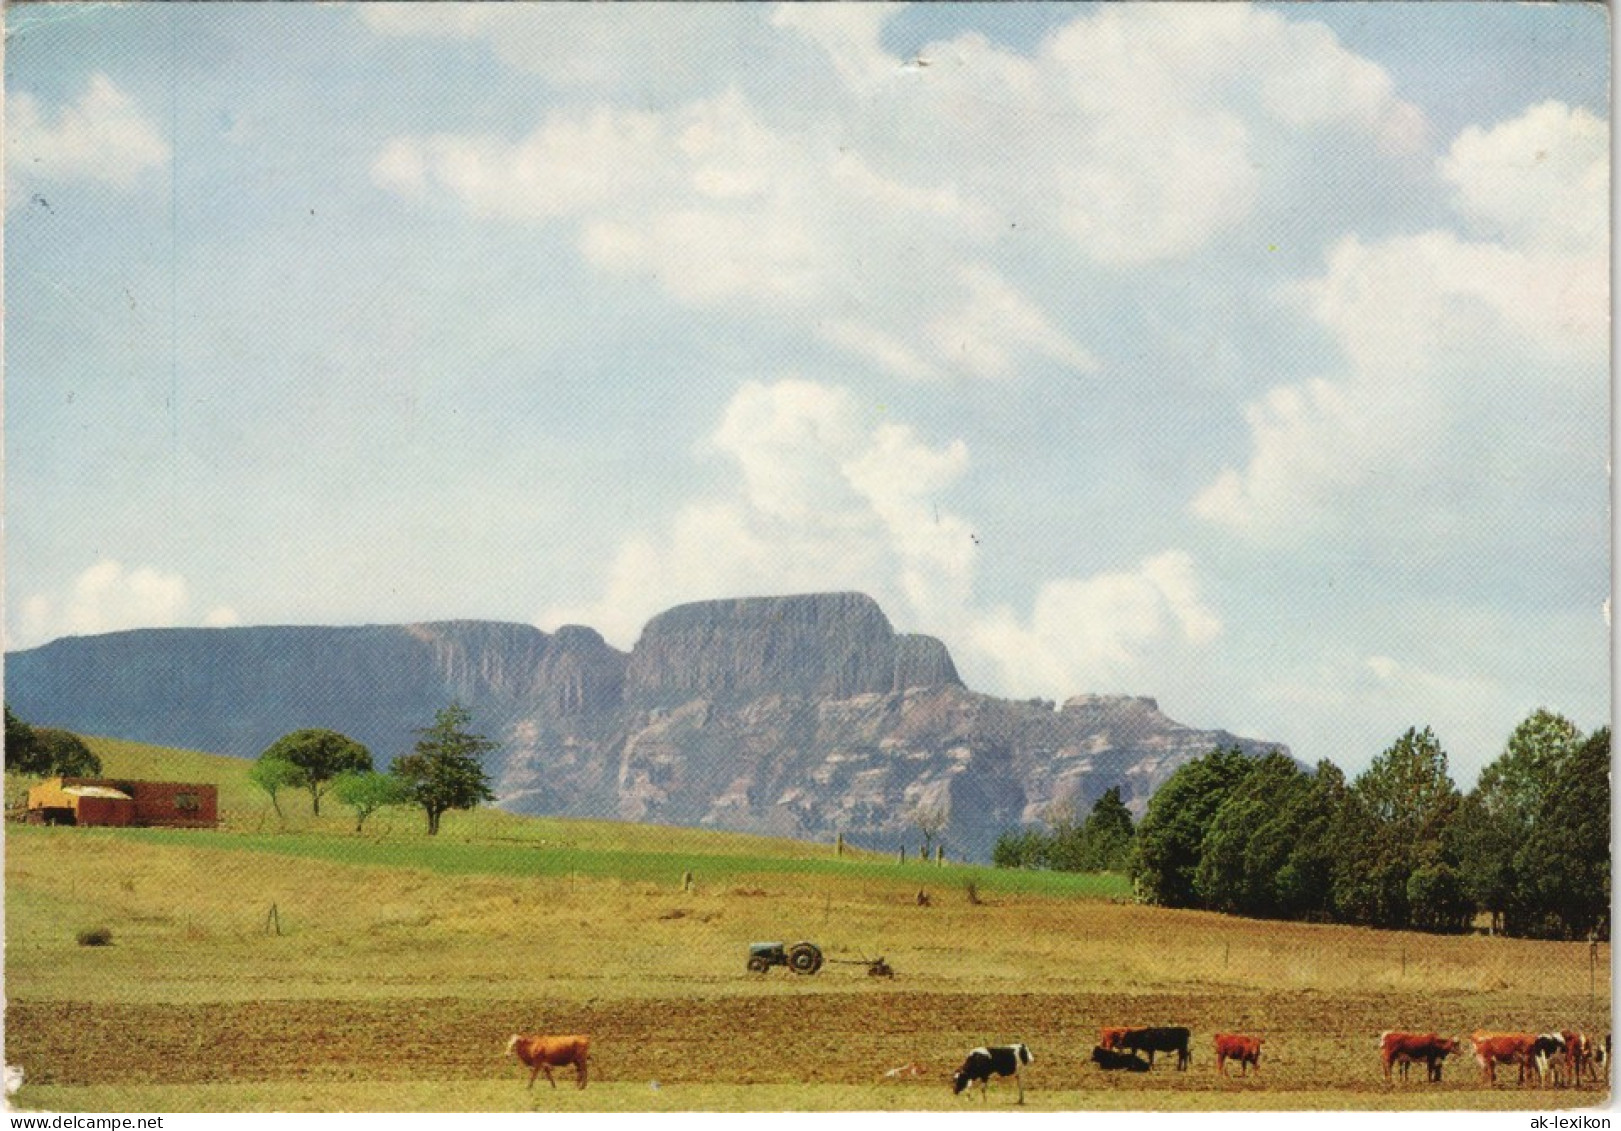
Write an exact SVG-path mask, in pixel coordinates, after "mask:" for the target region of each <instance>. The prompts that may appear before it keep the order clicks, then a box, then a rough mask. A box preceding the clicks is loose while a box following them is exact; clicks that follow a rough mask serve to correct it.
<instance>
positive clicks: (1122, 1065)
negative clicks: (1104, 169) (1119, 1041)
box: [1092, 1045, 1148, 1072]
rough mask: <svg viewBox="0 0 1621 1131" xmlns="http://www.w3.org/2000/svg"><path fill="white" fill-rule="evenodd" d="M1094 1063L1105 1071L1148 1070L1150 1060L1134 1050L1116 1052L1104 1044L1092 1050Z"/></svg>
mask: <svg viewBox="0 0 1621 1131" xmlns="http://www.w3.org/2000/svg"><path fill="white" fill-rule="evenodd" d="M1092 1063H1094V1064H1096V1065H1097V1066H1098V1067H1099V1068H1101V1069H1103V1070H1104V1071H1105V1072H1122V1071H1123V1072H1147V1071H1148V1061H1146V1060H1144V1059H1143V1058H1142V1057H1140V1056H1138V1055H1137V1054H1136V1053H1132V1052H1115V1051H1114V1050H1113V1049H1106V1048H1104V1047H1103V1046H1102V1045H1099V1046H1098V1047H1097V1048H1095V1049H1093V1050H1092Z"/></svg>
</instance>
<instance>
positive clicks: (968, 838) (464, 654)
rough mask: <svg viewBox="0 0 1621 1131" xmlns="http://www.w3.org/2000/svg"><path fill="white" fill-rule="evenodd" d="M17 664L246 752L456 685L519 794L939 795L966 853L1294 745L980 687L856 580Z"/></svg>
mask: <svg viewBox="0 0 1621 1131" xmlns="http://www.w3.org/2000/svg"><path fill="white" fill-rule="evenodd" d="M6 676H7V699H8V701H9V702H10V704H11V705H12V707H13V708H14V709H15V710H16V711H17V712H18V713H19V714H20V715H21V716H22V717H23V718H25V719H27V720H29V721H30V722H36V723H39V724H42V725H54V726H61V727H66V728H68V729H72V730H77V731H81V732H83V733H90V734H105V735H113V736H118V737H125V738H132V739H137V740H141V741H147V742H156V743H162V744H166V745H175V746H185V747H192V748H196V749H205V750H214V751H219V752H224V753H232V754H238V755H243V756H252V755H255V754H257V753H258V752H259V751H260V750H262V749H264V748H265V747H266V746H268V745H269V744H270V743H271V742H272V741H274V740H275V739H276V738H277V737H279V736H280V735H281V734H283V733H286V732H287V731H289V730H293V729H297V728H299V727H305V726H324V727H331V728H333V729H336V730H341V731H343V732H344V733H347V734H350V735H352V736H353V737H355V738H356V739H358V740H359V741H361V742H363V743H365V744H366V745H367V746H369V747H370V748H371V749H372V750H373V752H374V755H375V756H376V757H377V759H378V761H379V762H382V763H386V762H388V761H389V760H391V759H392V758H393V757H394V756H396V755H397V754H400V753H403V752H405V751H406V750H408V749H409V748H410V744H411V742H412V741H413V733H412V732H413V730H414V729H415V728H417V727H421V726H425V725H427V723H429V722H430V721H431V720H432V717H433V713H434V711H436V710H438V709H439V708H440V707H442V706H444V705H445V704H446V703H447V702H449V701H451V700H452V699H454V700H459V701H460V702H462V703H464V704H465V705H467V706H468V707H470V708H471V709H472V711H473V714H474V719H475V723H476V725H477V726H478V728H479V729H480V730H482V731H484V732H485V733H487V734H489V735H490V736H491V737H495V738H498V739H499V740H500V741H501V744H502V748H501V750H500V751H499V752H498V753H497V754H496V755H494V756H493V757H492V759H491V761H490V763H489V766H488V769H489V770H490V772H491V776H492V779H493V780H494V782H495V785H496V788H497V792H498V794H499V796H500V799H501V804H503V805H504V806H506V807H508V808H512V809H515V810H518V811H523V812H532V813H548V814H559V815H576V816H593V817H614V818H619V819H624V820H633V821H647V822H660V823H666V824H682V825H706V826H711V827H716V828H727V829H737V830H745V831H758V832H766V833H773V834H779V835H786V836H796V837H807V838H828V839H830V838H831V837H832V836H833V835H834V834H835V833H836V832H842V833H844V834H845V835H846V836H848V837H849V838H851V839H852V840H854V841H856V842H857V843H865V844H868V845H872V846H875V847H893V846H894V845H896V844H900V843H914V844H915V842H916V838H917V833H916V819H917V815H918V814H919V813H925V812H933V811H939V812H943V813H946V814H947V815H948V816H949V825H948V827H947V830H946V833H945V840H946V843H947V844H948V845H949V846H950V851H952V852H953V853H954V854H958V855H965V856H968V857H971V858H984V857H985V856H986V855H987V854H988V852H989V849H990V846H991V844H992V843H993V842H994V840H995V838H996V836H997V835H998V834H999V833H1000V832H1001V831H1002V830H1004V829H1006V828H1009V827H1011V826H1013V825H1015V824H1018V823H1020V822H1026V821H1034V820H1038V819H1040V818H1041V816H1042V815H1043V814H1044V813H1046V812H1047V811H1048V810H1049V808H1050V807H1051V806H1052V804H1053V803H1054V802H1066V803H1068V804H1069V805H1071V806H1072V807H1073V808H1074V809H1075V810H1076V811H1077V812H1079V813H1084V812H1086V811H1088V810H1089V809H1090V807H1091V805H1092V804H1093V802H1094V801H1095V800H1096V799H1097V798H1098V797H1100V796H1101V795H1102V794H1103V793H1104V791H1106V790H1107V789H1109V788H1111V787H1113V786H1119V787H1120V788H1121V791H1122V797H1123V798H1124V799H1125V800H1126V802H1127V804H1128V805H1130V806H1131V807H1132V808H1134V809H1135V810H1137V811H1138V812H1139V813H1140V812H1141V811H1142V809H1143V807H1144V806H1145V805H1146V804H1147V799H1148V797H1149V795H1150V794H1151V793H1152V791H1153V790H1154V789H1155V788H1156V787H1157V786H1158V785H1159V784H1160V783H1161V782H1163V781H1164V780H1165V779H1166V778H1167V777H1169V776H1170V774H1171V773H1172V772H1174V770H1175V769H1176V768H1177V767H1178V766H1180V765H1182V764H1183V763H1185V762H1187V761H1188V760H1190V759H1192V758H1195V757H1198V756H1200V755H1202V754H1205V753H1207V752H1208V751H1209V750H1211V749H1212V748H1214V747H1215V746H1218V745H1232V746H1237V747H1239V748H1240V749H1244V750H1248V751H1250V752H1252V753H1260V752H1262V751H1263V750H1267V749H1274V748H1277V747H1276V744H1273V743H1263V742H1257V741H1254V740H1249V739H1240V738H1235V737H1234V736H1232V735H1230V734H1227V733H1226V732H1224V731H1219V730H1207V729H1197V728H1193V727H1188V726H1184V725H1182V724H1180V723H1177V722H1174V721H1172V720H1171V719H1168V718H1166V717H1165V715H1164V714H1162V713H1161V712H1160V710H1159V708H1158V706H1157V704H1156V703H1155V702H1154V701H1153V700H1152V699H1146V698H1140V697H1126V696H1095V695H1078V696H1075V697H1074V698H1072V699H1069V700H1068V701H1066V702H1065V703H1064V704H1063V706H1062V707H1061V708H1057V709H1055V707H1054V704H1052V703H1051V702H1044V701H1035V700H1032V701H1013V700H1006V699H1000V698H997V697H994V696H990V695H985V694H981V693H979V692H975V691H972V690H970V689H969V688H967V687H965V686H963V684H962V681H961V680H960V679H959V678H958V675H957V671H956V667H955V665H954V664H953V662H952V659H951V655H950V652H949V651H948V650H947V648H946V646H945V645H944V644H943V643H942V642H941V641H939V640H936V639H934V638H933V637H928V636H918V635H908V634H898V633H896V632H895V631H894V629H893V627H892V626H891V625H890V622H889V620H888V618H887V617H886V616H885V615H884V613H883V611H882V610H881V609H880V608H879V607H878V605H877V604H876V603H875V602H874V601H872V600H871V599H870V598H868V597H866V596H863V595H862V594H859V593H830V594H809V595H803V596H796V597H769V598H754V599H744V600H731V601H707V602H700V603H696V604H691V605H682V606H680V607H678V608H674V609H671V610H669V611H667V612H665V613H662V614H660V615H659V616H656V617H654V618H653V619H652V620H651V621H649V622H648V624H647V626H646V628H645V629H644V630H643V633H642V635H641V638H640V639H639V640H638V641H637V643H636V645H635V647H634V648H633V649H632V650H631V652H630V653H628V654H627V653H624V652H620V651H618V650H617V649H614V648H613V647H611V646H610V645H608V644H607V643H606V642H605V641H604V640H603V639H602V637H601V636H600V635H599V634H598V633H597V632H595V631H594V630H593V629H590V628H586V627H582V626H568V627H564V628H560V629H559V630H558V631H557V632H555V633H552V634H547V633H545V632H541V631H540V630H538V629H535V628H532V627H529V626H526V625H510V624H490V623H484V622H466V621H462V622H443V623H435V624H419V625H402V626H366V627H356V628H232V629H167V630H147V631H139V632H126V633H113V634H108V635H105V636H95V637H82V638H69V639H65V640H59V641H56V642H54V643H52V644H49V645H46V646H44V647H42V648H37V649H32V650H30V651H25V652H18V653H13V654H10V655H8V656H7V670H6Z"/></svg>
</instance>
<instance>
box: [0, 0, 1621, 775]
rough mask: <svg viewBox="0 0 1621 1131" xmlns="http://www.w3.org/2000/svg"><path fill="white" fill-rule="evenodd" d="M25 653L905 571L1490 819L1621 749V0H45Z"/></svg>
mask: <svg viewBox="0 0 1621 1131" xmlns="http://www.w3.org/2000/svg"><path fill="white" fill-rule="evenodd" d="M5 19H6V24H7V49H6V55H5V68H6V78H5V81H6V107H5V114H6V133H5V159H6V166H5V178H6V180H5V185H6V198H5V253H6V254H5V298H6V304H5V305H6V310H5V364H6V370H5V428H4V439H5V465H4V470H5V515H4V518H5V615H4V625H5V637H6V641H5V643H6V648H7V649H19V648H28V647H33V646H37V645H40V644H43V643H45V642H47V641H49V640H52V639H55V638H57V637H60V636H65V635H75V634H89V633H97V632H106V631H113V630H118V629H124V628H132V627H148V626H200V625H248V624H364V623H399V622H411V621H423V620H437V619H451V618H488V619H499V620H509V621H519V622H526V623H532V624H535V625H537V626H539V627H541V628H543V629H546V630H548V631H551V630H554V629H556V628H557V627H558V626H560V625H563V624H570V623H576V624H588V625H591V626H593V627H595V628H597V629H598V630H599V631H601V632H602V633H603V635H604V636H605V637H606V638H607V639H608V641H609V642H610V643H612V644H614V645H616V646H617V647H619V648H622V649H629V648H630V647H631V646H632V645H633V644H634V643H635V641H636V638H637V635H638V633H639V631H640V628H641V626H642V625H643V624H644V623H645V621H646V620H647V619H648V617H650V616H651V615H653V614H655V613H657V612H659V611H661V610H663V609H665V608H668V607H670V606H672V605H675V604H678V603H681V602H685V601H694V600H704V599H709V598H723V597H740V596H751V595H764V594H781V593H797V592H812V591H826V590H849V589H854V590H860V591H863V592H866V593H868V594H870V595H872V596H873V597H874V598H875V599H877V600H878V601H879V603H880V604H881V605H882V607H883V608H884V610H885V611H886V613H887V614H888V616H889V618H890V620H891V622H892V623H893V624H894V625H895V627H896V629H897V630H898V631H904V632H924V633H930V634H933V635H935V636H938V637H940V638H941V639H942V640H944V641H945V642H946V644H947V645H948V646H949V647H950V649H951V651H952V654H953V656H954V658H955V660H956V662H957V665H958V668H959V670H960V672H961V673H962V675H963V677H964V679H965V681H966V682H967V683H968V684H969V685H970V686H972V687H974V688H976V689H979V690H984V691H988V692H991V693H994V694H999V695H1005V696H1008V697H1013V698H1021V699H1022V698H1031V697H1038V696H1039V697H1043V698H1050V699H1054V700H1057V701H1060V702H1061V701H1062V700H1064V699H1066V698H1068V697H1069V696H1071V695H1076V694H1081V693H1124V694H1136V695H1151V696H1154V697H1156V698H1157V699H1158V700H1159V703H1160V706H1161V708H1162V709H1163V710H1164V711H1165V712H1166V713H1167V714H1168V715H1170V716H1171V717H1172V718H1174V719H1177V720H1178V721H1181V722H1184V723H1187V724H1189V725H1192V726H1196V727H1208V728H1218V727H1219V728H1224V729H1227V730H1229V731H1232V732H1234V733H1237V734H1242V735H1245V736H1249V737H1255V738H1262V739H1270V740H1273V741H1277V742H1282V743H1286V744H1287V745H1288V746H1289V747H1290V748H1291V750H1292V751H1293V753H1294V754H1295V756H1296V757H1298V758H1300V759H1301V760H1302V761H1305V762H1307V763H1315V762H1317V761H1318V760H1320V759H1325V758H1326V759H1329V760H1331V761H1334V762H1336V763H1338V764H1339V765H1340V766H1341V767H1343V768H1345V769H1346V770H1347V771H1348V772H1351V773H1355V772H1356V771H1359V770H1360V769H1362V768H1365V767H1366V766H1367V765H1368V764H1369V762H1371V760H1372V759H1373V758H1374V757H1376V756H1377V755H1378V754H1379V753H1380V752H1381V751H1383V750H1384V749H1386V748H1387V747H1389V746H1390V745H1391V744H1392V743H1393V742H1394V741H1395V740H1396V739H1397V738H1398V737H1400V736H1401V734H1402V733H1403V732H1405V731H1406V730H1407V729H1408V728H1410V727H1420V728H1422V727H1425V726H1429V727H1431V728H1432V729H1433V730H1434V732H1435V734H1436V737H1437V738H1438V739H1439V740H1440V742H1441V744H1442V746H1443V747H1444V748H1445V749H1446V750H1447V752H1448V754H1449V757H1450V760H1451V767H1452V772H1453V776H1454V778H1455V779H1456V780H1458V781H1459V783H1460V785H1462V786H1464V787H1466V788H1467V787H1468V786H1469V785H1470V784H1472V783H1473V780H1474V778H1475V775H1476V774H1477V773H1478V771H1479V769H1480V768H1481V767H1482V766H1483V765H1485V764H1487V763H1489V762H1490V761H1491V760H1492V759H1494V758H1495V757H1497V755H1499V754H1500V753H1501V752H1502V749H1503V746H1504V743H1505V741H1506V739H1507V737H1508V735H1509V734H1510V732H1511V731H1512V730H1513V728H1514V727H1515V725H1516V724H1517V723H1518V722H1520V721H1521V720H1522V719H1524V718H1525V717H1526V716H1527V715H1528V714H1530V713H1531V712H1532V711H1533V710H1535V709H1537V708H1539V707H1546V708H1549V709H1551V710H1555V711H1558V712H1560V713H1563V714H1565V715H1567V716H1568V717H1570V718H1571V719H1572V720H1573V721H1574V722H1575V723H1576V724H1577V725H1578V726H1579V727H1581V728H1582V729H1583V730H1591V729H1595V728H1597V727H1598V726H1600V725H1604V724H1606V723H1607V721H1608V718H1609V712H1610V687H1611V678H1610V661H1609V629H1608V624H1607V609H1606V600H1607V597H1608V593H1609V548H1610V525H1609V514H1608V459H1609V454H1610V440H1609V412H1610V369H1609V365H1610V361H1609V346H1608V325H1609V322H1608V319H1609V312H1610V295H1609V272H1608V254H1609V216H1610V212H1609V121H1608V117H1609V100H1608V93H1607V83H1608V51H1609V43H1610V30H1609V27H1608V22H1607V16H1606V13H1605V12H1604V11H1603V9H1602V8H1601V7H1599V6H1597V5H1585V4H1575V3H1560V4H1551V5H1517V4H1498V3H1444V2H1443V3H1422V4H1421V3H1384V4H1355V3H1346V4H1313V3H1291V4H1286V5H1255V6H1247V5H1240V4H1220V5H1216V4H1187V5H1180V4H1105V5H1063V4H1036V5H1027V4H1019V3H1009V4H990V5H978V4H951V5H919V6H911V7H907V6H900V5H877V4H866V5H838V4H816V5H802V6H795V5H787V6H781V7H778V6H773V5H767V4H746V5H724V6H723V5H673V6H663V7H644V6H640V5H634V4H613V5H598V4H590V5H586V4H579V5H564V6H560V7H553V6H547V5H538V4H535V5H531V4H523V5H489V6H478V5H468V6H464V5H452V4H433V5H415V6H410V5H406V6H392V5H368V6H364V7H363V6H359V5H346V4H331V5H319V6H316V5H234V4H219V5H210V4H196V5H141V4H133V5H73V6H65V5H64V6H58V5H38V6H32V5H24V6H16V7H12V8H9V9H8V10H7V11H6V13H5Z"/></svg>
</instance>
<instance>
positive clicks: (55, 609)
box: [20, 558, 240, 645]
mask: <svg viewBox="0 0 1621 1131" xmlns="http://www.w3.org/2000/svg"><path fill="white" fill-rule="evenodd" d="M20 619H21V629H22V636H23V642H24V643H25V645H33V644H38V643H44V642H45V641H48V640H53V639H55V638H56V637H59V636H88V635H92V634H95V633H100V632H115V631H118V630H120V629H127V628H172V627H176V626H183V625H190V624H202V625H205V626H210V627H222V626H226V625H234V624H239V623H240V618H239V617H238V616H237V614H236V612H235V610H233V609H231V608H229V607H226V606H217V607H214V608H211V609H209V610H208V611H207V612H206V613H204V614H203V615H202V616H201V617H200V618H198V617H196V616H194V614H193V613H192V597H191V592H190V586H189V585H188V584H187V583H186V579H185V578H184V577H182V576H180V575H179V574H176V573H164V572H162V571H160V570H157V569H153V568H151V567H150V566H137V567H135V568H134V569H127V568H125V566H124V565H123V563H121V562H118V561H114V560H112V559H110V558H104V559H102V560H101V561H98V562H97V563H96V564H95V565H93V566H91V567H90V568H89V569H87V570H85V571H84V572H83V573H81V574H80V575H79V576H78V577H77V578H75V579H74V580H73V582H72V583H71V584H69V585H68V586H66V587H65V588H64V589H63V590H61V591H58V592H55V593H35V594H33V595H31V596H29V597H27V598H25V599H24V600H23V602H22V616H21V618H20Z"/></svg>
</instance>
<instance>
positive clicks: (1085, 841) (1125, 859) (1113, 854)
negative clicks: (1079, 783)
mask: <svg viewBox="0 0 1621 1131" xmlns="http://www.w3.org/2000/svg"><path fill="white" fill-rule="evenodd" d="M1135 838H1136V829H1135V828H1134V827H1133V825H1132V821H1131V810H1130V809H1127V808H1126V803H1125V802H1123V801H1121V800H1120V787H1119V786H1117V785H1116V786H1111V787H1110V788H1108V789H1106V790H1104V792H1103V796H1102V797H1100V798H1098V799H1097V802H1096V803H1095V804H1093V806H1092V815H1091V816H1089V817H1087V818H1086V824H1085V825H1083V826H1082V827H1081V842H1082V845H1083V853H1082V858H1081V864H1082V867H1083V869H1084V870H1085V871H1088V872H1123V871H1125V870H1126V869H1127V868H1128V867H1129V866H1130V864H1131V846H1132V842H1133V840H1135Z"/></svg>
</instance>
